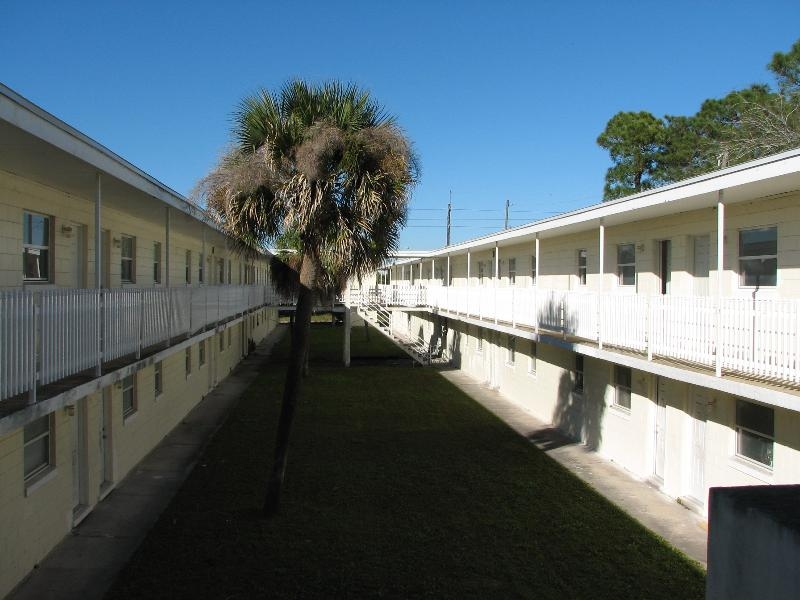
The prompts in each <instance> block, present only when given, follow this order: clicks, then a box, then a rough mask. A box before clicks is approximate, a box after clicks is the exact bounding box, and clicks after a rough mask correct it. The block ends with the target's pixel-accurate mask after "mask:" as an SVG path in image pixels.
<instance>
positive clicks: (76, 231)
mask: <svg viewBox="0 0 800 600" xmlns="http://www.w3.org/2000/svg"><path fill="white" fill-rule="evenodd" d="M70 226H71V227H72V240H71V241H72V245H73V251H72V255H73V256H74V257H75V260H74V261H73V263H72V273H73V275H72V281H73V282H74V286H75V287H77V288H85V287H86V227H85V226H83V225H81V224H80V223H70Z"/></svg>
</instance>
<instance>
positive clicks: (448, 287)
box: [444, 252, 451, 310]
mask: <svg viewBox="0 0 800 600" xmlns="http://www.w3.org/2000/svg"><path fill="white" fill-rule="evenodd" d="M446 277H447V280H446V281H445V282H444V284H445V285H446V286H447V291H446V292H445V294H446V296H445V302H446V304H447V310H451V306H450V253H449V252H448V253H447V275H446Z"/></svg>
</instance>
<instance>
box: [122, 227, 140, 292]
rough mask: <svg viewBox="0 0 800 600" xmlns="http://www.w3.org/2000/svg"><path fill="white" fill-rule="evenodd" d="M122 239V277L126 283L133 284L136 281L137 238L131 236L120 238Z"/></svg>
mask: <svg viewBox="0 0 800 600" xmlns="http://www.w3.org/2000/svg"><path fill="white" fill-rule="evenodd" d="M120 237H121V239H122V250H121V269H120V273H121V277H122V281H123V282H124V283H133V282H134V281H136V276H135V273H136V271H135V266H136V265H135V261H134V257H135V256H136V238H134V237H131V236H129V235H123V236H120Z"/></svg>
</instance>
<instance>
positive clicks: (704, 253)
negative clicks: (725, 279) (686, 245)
mask: <svg viewBox="0 0 800 600" xmlns="http://www.w3.org/2000/svg"><path fill="white" fill-rule="evenodd" d="M710 248H711V242H710V240H709V236H707V235H698V236H695V238H694V253H693V257H692V276H693V278H694V295H695V296H708V288H709V286H708V265H709V263H710V260H711V255H710Z"/></svg>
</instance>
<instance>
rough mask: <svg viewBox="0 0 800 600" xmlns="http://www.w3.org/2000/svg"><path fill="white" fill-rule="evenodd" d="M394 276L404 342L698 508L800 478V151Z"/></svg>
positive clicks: (567, 218) (388, 291)
mask: <svg viewBox="0 0 800 600" xmlns="http://www.w3.org/2000/svg"><path fill="white" fill-rule="evenodd" d="M387 277H388V278H389V279H390V283H388V284H386V283H384V284H378V286H377V288H378V298H379V300H380V302H381V303H382V304H383V305H384V307H385V310H386V311H390V312H391V317H390V318H391V322H392V328H393V330H394V331H395V332H396V333H397V334H398V335H403V336H407V337H411V338H418V339H421V340H423V341H425V342H426V343H428V344H429V345H430V348H431V352H432V353H433V354H443V355H445V356H446V357H447V358H449V360H450V361H451V363H452V364H453V365H454V366H456V367H458V368H460V369H463V370H464V371H465V372H467V373H469V374H470V375H472V376H474V377H476V378H478V379H480V380H482V381H485V382H486V383H487V384H488V385H490V386H492V387H494V388H496V389H498V390H499V392H500V393H501V394H503V395H505V396H507V397H508V398H509V399H511V400H512V401H514V402H516V403H518V404H519V405H520V406H522V407H524V408H525V409H526V410H528V411H530V412H531V413H532V414H534V415H535V416H536V417H538V418H540V419H542V420H544V421H545V422H552V423H553V424H555V425H556V426H558V427H559V428H561V429H562V430H563V431H565V432H566V433H568V434H570V435H571V436H573V437H574V438H576V439H578V440H580V441H581V442H583V443H584V444H585V445H586V446H587V447H588V448H590V449H591V450H595V451H597V452H599V453H600V454H601V455H603V456H604V457H607V458H608V459H610V460H612V461H614V462H616V463H618V464H619V465H621V466H622V467H623V468H625V469H627V470H628V471H629V472H630V473H631V474H632V475H633V476H635V477H637V478H640V479H642V480H647V481H650V482H652V483H653V484H654V485H657V486H658V487H659V488H661V489H662V490H663V491H664V492H665V493H666V494H668V495H670V496H672V497H675V498H678V499H680V500H681V501H682V502H684V503H685V504H686V505H687V506H689V507H692V508H694V509H695V510H697V511H698V512H700V513H701V514H704V515H705V514H707V497H708V489H709V487H711V486H737V485H752V484H778V483H798V482H800V412H798V411H800V150H796V151H791V152H787V153H784V154H780V155H776V156H773V157H768V158H766V159H763V160H759V161H755V162H751V163H747V164H743V165H740V166H737V167H732V168H728V169H724V170H720V171H717V172H713V173H709V174H707V175H704V176H701V177H697V178H695V179H692V180H688V181H685V182H681V183H678V184H675V185H671V186H668V187H664V188H661V189H658V190H653V191H649V192H645V193H641V194H638V195H635V196H631V197H629V198H625V199H622V200H618V201H614V202H608V203H602V204H598V205H594V206H590V207H588V208H585V209H582V210H578V211H574V212H570V213H567V214H563V215H560V216H557V217H554V218H550V219H545V220H542V221H538V222H535V223H532V224H530V225H526V226H523V227H518V228H514V229H509V230H505V231H501V232H498V233H496V234H493V235H489V236H485V237H481V238H477V239H473V240H469V241H467V242H464V243H460V244H455V245H452V246H450V247H447V248H442V249H439V250H435V251H432V252H427V253H425V254H424V255H422V256H421V257H420V258H414V259H403V260H398V261H397V262H396V264H394V265H392V266H391V267H389V268H387V269H386V270H385V271H384V272H383V273H382V274H381V275H380V278H383V280H384V281H385V279H386V278H387ZM385 318H386V317H384V319H385Z"/></svg>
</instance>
